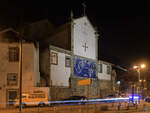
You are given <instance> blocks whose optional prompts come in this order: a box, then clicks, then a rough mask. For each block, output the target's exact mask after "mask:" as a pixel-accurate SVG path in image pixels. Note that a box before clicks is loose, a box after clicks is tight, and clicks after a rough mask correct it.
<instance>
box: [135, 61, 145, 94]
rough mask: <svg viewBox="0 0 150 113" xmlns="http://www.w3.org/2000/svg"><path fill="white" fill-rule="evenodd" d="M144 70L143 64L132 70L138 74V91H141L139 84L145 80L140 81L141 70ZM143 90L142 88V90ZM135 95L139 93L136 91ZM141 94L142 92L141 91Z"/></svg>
mask: <svg viewBox="0 0 150 113" xmlns="http://www.w3.org/2000/svg"><path fill="white" fill-rule="evenodd" d="M143 68H145V64H141V65H140V66H133V69H136V70H137V72H138V83H139V85H138V86H139V90H140V91H141V82H143V81H145V80H141V69H143ZM142 89H143V88H142ZM137 93H139V91H138V90H137ZM142 93H143V90H142Z"/></svg>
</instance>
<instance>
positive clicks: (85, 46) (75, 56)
mask: <svg viewBox="0 0 150 113" xmlns="http://www.w3.org/2000/svg"><path fill="white" fill-rule="evenodd" d="M46 43H47V44H48V45H49V46H48V47H47V48H45V49H42V50H41V52H40V65H41V66H40V67H41V73H43V76H45V75H47V76H48V81H49V86H50V94H51V95H50V96H51V99H52V100H59V99H61V98H65V97H68V96H73V95H80V96H81V95H82V96H83V95H84V96H86V89H85V86H79V85H78V82H79V81H80V80H83V79H86V78H90V79H91V84H90V85H89V94H88V95H89V98H96V97H100V96H103V95H104V94H102V92H101V91H102V90H106V91H105V94H109V93H112V92H113V91H112V87H111V64H110V63H105V64H106V66H105V64H103V65H104V66H103V69H104V70H107V69H105V68H108V67H109V73H104V74H103V72H102V73H100V72H99V71H98V66H99V64H101V62H100V61H98V33H97V31H96V30H95V28H94V27H93V25H92V24H91V22H90V21H89V19H88V18H87V17H86V16H83V17H80V18H77V19H72V21H71V22H70V23H67V24H64V25H62V26H60V27H59V28H57V29H56V31H55V34H53V35H52V36H50V37H49V39H48V40H47V41H46ZM107 65H108V66H107ZM101 82H102V84H105V86H106V87H105V88H103V85H102V84H101Z"/></svg>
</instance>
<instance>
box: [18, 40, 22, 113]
mask: <svg viewBox="0 0 150 113" xmlns="http://www.w3.org/2000/svg"><path fill="white" fill-rule="evenodd" d="M19 75H20V81H19V113H22V39H20V40H19Z"/></svg>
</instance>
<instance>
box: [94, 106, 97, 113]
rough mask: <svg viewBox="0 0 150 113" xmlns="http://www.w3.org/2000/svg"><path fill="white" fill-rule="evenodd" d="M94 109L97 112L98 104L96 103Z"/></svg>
mask: <svg viewBox="0 0 150 113" xmlns="http://www.w3.org/2000/svg"><path fill="white" fill-rule="evenodd" d="M94 110H95V113H97V107H96V104H94Z"/></svg>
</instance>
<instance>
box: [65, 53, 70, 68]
mask: <svg viewBox="0 0 150 113" xmlns="http://www.w3.org/2000/svg"><path fill="white" fill-rule="evenodd" d="M65 66H66V67H71V58H70V57H69V56H66V57H65Z"/></svg>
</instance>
